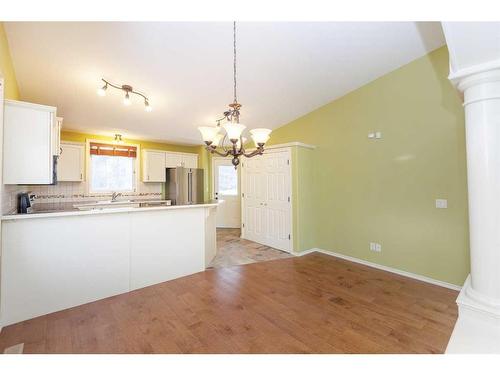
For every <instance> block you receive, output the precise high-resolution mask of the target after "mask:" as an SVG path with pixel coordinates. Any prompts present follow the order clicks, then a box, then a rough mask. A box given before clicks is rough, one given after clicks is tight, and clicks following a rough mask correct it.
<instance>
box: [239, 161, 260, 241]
mask: <svg viewBox="0 0 500 375" xmlns="http://www.w3.org/2000/svg"><path fill="white" fill-rule="evenodd" d="M262 158H263V157H262V156H256V157H255V158H253V159H248V160H245V161H244V163H243V167H242V171H243V176H242V184H243V224H244V231H243V232H244V238H246V239H248V240H251V241H255V242H259V243H263V241H264V240H265V230H266V223H265V220H266V215H265V210H264V201H265V200H266V196H265V194H266V189H265V177H266V176H265V174H264V171H263V164H264V163H263V159H262Z"/></svg>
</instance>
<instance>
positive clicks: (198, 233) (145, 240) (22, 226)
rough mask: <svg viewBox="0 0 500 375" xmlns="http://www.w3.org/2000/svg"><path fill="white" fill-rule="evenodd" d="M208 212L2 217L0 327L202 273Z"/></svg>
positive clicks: (210, 229)
mask: <svg viewBox="0 0 500 375" xmlns="http://www.w3.org/2000/svg"><path fill="white" fill-rule="evenodd" d="M215 207H216V205H193V206H189V207H187V206H177V207H165V208H150V209H147V208H139V209H131V208H127V209H126V210H117V209H113V210H101V211H99V212H91V213H81V214H79V213H76V214H75V213H72V212H71V213H69V214H64V213H63V214H41V215H19V216H20V217H17V216H14V215H12V216H4V217H3V220H2V256H1V257H0V260H1V263H2V264H1V292H0V326H7V325H10V324H13V323H17V322H21V321H23V320H27V319H30V318H34V317H37V316H40V315H44V314H48V313H51V312H55V311H59V310H63V309H66V308H70V307H74V306H78V305H81V304H84V303H88V302H92V301H96V300H98V299H102V298H106V297H110V296H113V295H116V294H120V293H125V292H128V291H130V290H134V289H138V288H142V287H145V286H148V285H152V284H156V283H160V282H163V281H167V280H171V279H174V278H177V277H182V276H186V275H190V274H193V273H196V272H200V271H203V270H204V269H205V264H206V263H207V264H208V263H209V262H210V261H211V260H212V258H213V257H214V256H215V247H216V244H215V220H214V217H215V212H216V208H215ZM21 218H23V219H21ZM24 218H26V219H24Z"/></svg>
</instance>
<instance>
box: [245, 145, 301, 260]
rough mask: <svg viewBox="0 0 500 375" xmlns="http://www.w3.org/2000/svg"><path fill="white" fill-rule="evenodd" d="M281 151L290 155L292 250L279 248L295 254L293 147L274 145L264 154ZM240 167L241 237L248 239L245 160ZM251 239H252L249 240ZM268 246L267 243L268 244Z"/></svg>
mask: <svg viewBox="0 0 500 375" xmlns="http://www.w3.org/2000/svg"><path fill="white" fill-rule="evenodd" d="M281 152H285V153H287V156H288V160H289V163H288V173H289V174H290V217H289V220H290V251H287V250H282V249H278V250H281V251H285V252H288V253H290V254H293V253H294V233H293V232H294V229H295V226H294V222H293V213H294V209H295V208H294V205H293V185H294V183H293V169H292V164H293V160H292V155H293V154H292V148H291V147H273V148H270V149H266V150H265V151H264V155H265V154H272V153H281ZM254 157H256V158H258V157H259V156H254ZM240 167H241V172H240V176H241V177H240V179H241V181H240V186H241V188H240V201H241V236H240V237H241V238H243V239H247V238H246V233H245V232H246V229H245V223H244V222H243V218H244V215H245V196H244V193H245V192H244V191H243V186H245V173H244V171H243V170H244V168H245V161H244V160H243V161H242V163H241V164H240ZM249 241H251V240H249ZM266 246H267V245H266Z"/></svg>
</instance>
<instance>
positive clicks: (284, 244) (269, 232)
mask: <svg viewBox="0 0 500 375" xmlns="http://www.w3.org/2000/svg"><path fill="white" fill-rule="evenodd" d="M289 160H290V152H289V150H284V151H282V152H269V153H267V154H264V155H262V156H256V157H255V158H252V159H249V160H246V161H245V162H244V163H243V168H242V173H243V175H242V186H243V191H242V192H243V199H242V207H243V215H242V219H243V220H242V221H243V224H244V228H243V237H244V238H246V239H248V240H251V241H255V242H258V243H261V244H264V245H267V246H270V247H273V248H276V249H280V250H284V251H288V252H291V251H292V241H291V230H292V227H291V213H292V212H291V202H290V200H291V172H290V164H289V163H290V162H289Z"/></svg>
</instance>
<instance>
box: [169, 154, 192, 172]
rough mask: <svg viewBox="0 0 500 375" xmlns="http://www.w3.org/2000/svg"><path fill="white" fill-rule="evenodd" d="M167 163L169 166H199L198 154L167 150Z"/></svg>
mask: <svg viewBox="0 0 500 375" xmlns="http://www.w3.org/2000/svg"><path fill="white" fill-rule="evenodd" d="M165 164H166V167H167V168H175V167H184V168H198V155H197V154H185V153H181V152H165Z"/></svg>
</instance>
